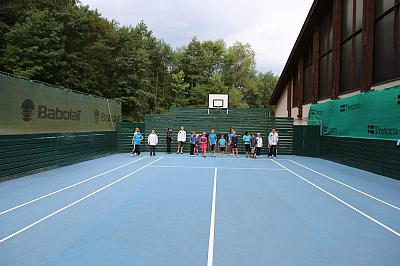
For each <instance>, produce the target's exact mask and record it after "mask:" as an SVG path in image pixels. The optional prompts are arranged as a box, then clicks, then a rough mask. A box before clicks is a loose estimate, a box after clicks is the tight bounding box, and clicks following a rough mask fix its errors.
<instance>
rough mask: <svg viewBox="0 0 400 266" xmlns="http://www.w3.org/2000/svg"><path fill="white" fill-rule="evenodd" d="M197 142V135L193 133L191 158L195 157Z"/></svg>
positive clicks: (191, 137)
mask: <svg viewBox="0 0 400 266" xmlns="http://www.w3.org/2000/svg"><path fill="white" fill-rule="evenodd" d="M196 142H197V138H196V133H195V132H194V131H192V135H191V136H190V157H194V152H195V147H196Z"/></svg>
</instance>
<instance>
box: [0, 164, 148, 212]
mask: <svg viewBox="0 0 400 266" xmlns="http://www.w3.org/2000/svg"><path fill="white" fill-rule="evenodd" d="M144 158H147V157H143V158H140V159H137V160H134V161H132V162H129V163H126V164H123V165H120V166H118V167H115V168H113V169H111V170H108V171H106V172H103V173H100V174H98V175H95V176H92V177H89V178H87V179H84V180H82V181H79V182H77V183H74V184H72V185H69V186H67V187H64V188H60V189H58V190H56V191H53V192H50V193H48V194H46V195H43V196H40V197H38V198H35V199H33V200H30V201H27V202H25V203H21V204H19V205H17V206H15V207H12V208H10V209H7V210H4V211H1V212H0V216H1V215H3V214H6V213H8V212H11V211H14V210H16V209H19V208H21V207H24V206H26V205H29V204H32V203H34V202H36V201H39V200H41V199H44V198H47V197H50V196H52V195H54V194H57V193H59V192H62V191H64V190H67V189H70V188H73V187H76V186H78V185H80V184H83V183H86V182H88V181H90V180H92V179H95V178H97V177H99V176H102V175H105V174H108V173H110V172H113V171H115V170H118V169H120V168H122V167H125V166H127V165H130V164H132V163H134V162H137V161H140V160H143V159H144Z"/></svg>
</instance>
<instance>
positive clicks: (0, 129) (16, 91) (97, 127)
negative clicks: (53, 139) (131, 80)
mask: <svg viewBox="0 0 400 266" xmlns="http://www.w3.org/2000/svg"><path fill="white" fill-rule="evenodd" d="M0 107H1V111H0V122H1V123H0V124H1V125H0V135H10V134H36V133H50V132H53V133H54V132H88V131H90V132H94V131H113V130H115V127H116V123H117V122H118V121H119V120H120V118H121V103H120V102H118V101H114V100H109V99H105V98H101V97H95V96H91V95H87V94H82V93H77V92H74V91H72V90H69V89H64V88H59V87H54V86H51V85H48V84H44V83H40V82H35V81H31V80H27V79H22V78H17V77H14V76H10V75H6V74H3V73H0Z"/></svg>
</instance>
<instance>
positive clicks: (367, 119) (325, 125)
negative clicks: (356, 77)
mask: <svg viewBox="0 0 400 266" xmlns="http://www.w3.org/2000/svg"><path fill="white" fill-rule="evenodd" d="M308 120H309V123H308V124H309V125H322V132H323V135H327V136H341V137H354V138H373V139H386V140H397V139H399V138H400V87H399V86H398V87H393V88H390V89H385V90H377V91H370V92H365V93H360V94H358V95H355V96H352V97H349V98H345V99H337V100H332V101H329V102H326V103H319V104H313V105H311V108H310V112H309V114H308Z"/></svg>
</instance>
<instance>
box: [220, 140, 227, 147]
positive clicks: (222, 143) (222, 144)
mask: <svg viewBox="0 0 400 266" xmlns="http://www.w3.org/2000/svg"><path fill="white" fill-rule="evenodd" d="M219 146H220V147H222V148H224V147H225V146H226V140H225V139H220V140H219Z"/></svg>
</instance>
